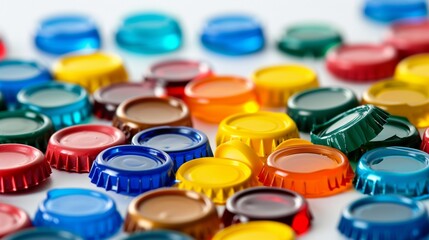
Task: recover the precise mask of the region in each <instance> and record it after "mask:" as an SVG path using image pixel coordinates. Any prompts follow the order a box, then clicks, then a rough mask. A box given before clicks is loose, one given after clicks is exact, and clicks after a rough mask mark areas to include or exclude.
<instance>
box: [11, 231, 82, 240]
mask: <svg viewBox="0 0 429 240" xmlns="http://www.w3.org/2000/svg"><path fill="white" fill-rule="evenodd" d="M4 240H83V238H81V237H79V236H77V235H74V234H72V233H70V232H66V231H62V230H57V229H52V228H32V229H28V230H24V231H20V232H17V233H15V234H12V235H9V236H7V237H6V238H4Z"/></svg>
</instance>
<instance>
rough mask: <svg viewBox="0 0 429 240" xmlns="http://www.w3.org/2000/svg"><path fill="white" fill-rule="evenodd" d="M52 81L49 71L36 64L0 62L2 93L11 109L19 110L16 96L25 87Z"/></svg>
mask: <svg viewBox="0 0 429 240" xmlns="http://www.w3.org/2000/svg"><path fill="white" fill-rule="evenodd" d="M50 80H51V74H50V73H49V71H48V69H46V68H45V67H43V66H41V65H40V64H38V63H36V62H31V61H21V60H3V61H0V91H1V92H2V93H3V98H4V101H5V102H6V104H7V106H8V108H9V109H16V108H17V100H16V95H17V94H18V92H19V90H21V89H22V88H24V87H27V86H31V85H34V84H38V83H43V82H47V81H50Z"/></svg>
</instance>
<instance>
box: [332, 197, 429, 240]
mask: <svg viewBox="0 0 429 240" xmlns="http://www.w3.org/2000/svg"><path fill="white" fill-rule="evenodd" d="M427 215H428V213H427V210H426V208H425V206H424V205H423V203H421V202H417V201H413V200H411V199H409V198H406V197H401V196H375V197H368V198H363V199H359V200H357V201H354V202H353V203H351V204H350V205H349V206H348V207H347V208H346V209H344V210H343V213H342V215H341V219H340V222H339V224H338V230H339V231H340V232H341V234H343V235H344V236H346V237H347V238H359V237H361V236H365V237H366V238H367V239H424V238H425V237H426V236H427V235H428V233H429V219H428V216H427Z"/></svg>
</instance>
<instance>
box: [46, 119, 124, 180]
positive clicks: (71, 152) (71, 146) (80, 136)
mask: <svg viewBox="0 0 429 240" xmlns="http://www.w3.org/2000/svg"><path fill="white" fill-rule="evenodd" d="M121 144H125V136H124V134H123V133H122V132H121V131H120V130H119V129H117V128H114V127H110V126H105V125H77V126H73V127H68V128H64V129H62V130H59V131H57V132H56V133H54V135H52V137H51V139H50V140H49V144H48V148H47V150H46V156H45V158H46V160H47V161H48V162H49V163H50V164H51V166H52V167H54V168H56V169H59V170H65V171H69V172H89V170H90V169H91V166H92V162H93V161H94V160H95V158H96V157H97V155H98V154H99V153H100V152H101V151H103V150H104V149H106V148H108V147H112V146H116V145H121Z"/></svg>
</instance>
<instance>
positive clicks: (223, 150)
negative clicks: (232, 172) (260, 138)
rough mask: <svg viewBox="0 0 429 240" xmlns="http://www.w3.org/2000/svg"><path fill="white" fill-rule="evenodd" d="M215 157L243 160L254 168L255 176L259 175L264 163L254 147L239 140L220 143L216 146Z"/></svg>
mask: <svg viewBox="0 0 429 240" xmlns="http://www.w3.org/2000/svg"><path fill="white" fill-rule="evenodd" d="M215 157H216V158H225V159H232V160H237V161H240V162H243V163H245V164H247V165H248V166H249V167H250V168H251V169H252V172H253V175H254V176H255V177H257V176H258V174H259V172H260V171H261V169H262V166H263V164H264V163H263V162H262V161H261V159H259V157H258V155H256V153H255V152H254V151H253V149H251V148H250V147H249V146H247V145H246V144H244V143H243V142H240V141H239V140H231V141H228V142H226V143H222V144H221V145H219V146H218V147H217V148H216V152H215Z"/></svg>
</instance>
